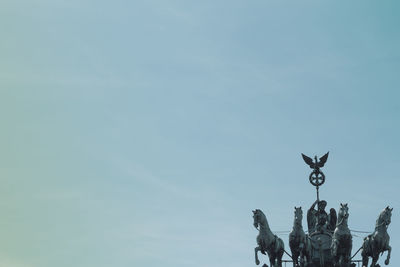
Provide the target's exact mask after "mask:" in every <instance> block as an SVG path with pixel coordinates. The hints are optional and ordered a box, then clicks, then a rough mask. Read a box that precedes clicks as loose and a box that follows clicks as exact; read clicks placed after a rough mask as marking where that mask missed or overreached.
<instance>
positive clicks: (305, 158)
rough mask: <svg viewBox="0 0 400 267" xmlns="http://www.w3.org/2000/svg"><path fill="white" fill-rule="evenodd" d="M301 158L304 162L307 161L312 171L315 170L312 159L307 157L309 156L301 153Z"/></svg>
mask: <svg viewBox="0 0 400 267" xmlns="http://www.w3.org/2000/svg"><path fill="white" fill-rule="evenodd" d="M301 156H302V157H303V159H304V161H305V162H306V163H307V164H308V165H310V168H311V169H314V166H315V164H314V162H313V160H312V158H310V157H307V156H306V155H304V154H303V153H301Z"/></svg>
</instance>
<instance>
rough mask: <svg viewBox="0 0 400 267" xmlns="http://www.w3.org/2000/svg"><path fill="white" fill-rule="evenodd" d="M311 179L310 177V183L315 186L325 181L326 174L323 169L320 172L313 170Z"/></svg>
mask: <svg viewBox="0 0 400 267" xmlns="http://www.w3.org/2000/svg"><path fill="white" fill-rule="evenodd" d="M309 179H310V183H311V184H312V185H313V186H320V185H323V184H324V183H325V174H324V173H323V172H321V171H319V172H316V171H313V172H312V173H311V174H310V177H309Z"/></svg>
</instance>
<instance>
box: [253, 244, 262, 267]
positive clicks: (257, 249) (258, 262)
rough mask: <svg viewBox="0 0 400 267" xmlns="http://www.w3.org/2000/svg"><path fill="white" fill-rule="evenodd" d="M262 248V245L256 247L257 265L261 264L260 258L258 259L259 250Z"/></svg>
mask: <svg viewBox="0 0 400 267" xmlns="http://www.w3.org/2000/svg"><path fill="white" fill-rule="evenodd" d="M260 250H261V248H260V247H255V248H254V253H255V257H256V265H259V264H260V261H259V259H258V252H259V251H260Z"/></svg>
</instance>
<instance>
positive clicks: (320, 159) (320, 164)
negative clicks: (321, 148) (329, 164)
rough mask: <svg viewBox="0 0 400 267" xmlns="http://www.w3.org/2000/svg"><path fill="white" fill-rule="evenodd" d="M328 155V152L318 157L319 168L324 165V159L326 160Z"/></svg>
mask: <svg viewBox="0 0 400 267" xmlns="http://www.w3.org/2000/svg"><path fill="white" fill-rule="evenodd" d="M328 155H329V152H328V153H326V154H325V155H323V156H322V157H320V158H319V162H318V167H320V168H322V167H324V165H325V163H326V161H327V160H328Z"/></svg>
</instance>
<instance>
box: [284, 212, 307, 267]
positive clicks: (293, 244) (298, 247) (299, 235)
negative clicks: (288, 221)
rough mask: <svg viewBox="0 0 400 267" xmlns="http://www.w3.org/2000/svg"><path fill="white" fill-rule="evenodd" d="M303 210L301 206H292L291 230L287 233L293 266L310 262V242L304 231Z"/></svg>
mask: <svg viewBox="0 0 400 267" xmlns="http://www.w3.org/2000/svg"><path fill="white" fill-rule="evenodd" d="M302 220H303V211H302V209H301V207H299V208H296V207H294V222H293V230H292V231H291V232H290V234H289V246H290V251H291V252H292V259H293V267H296V266H302V267H303V266H305V264H307V263H310V262H311V243H310V239H309V238H308V236H307V235H306V234H305V233H304V230H303V225H302Z"/></svg>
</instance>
